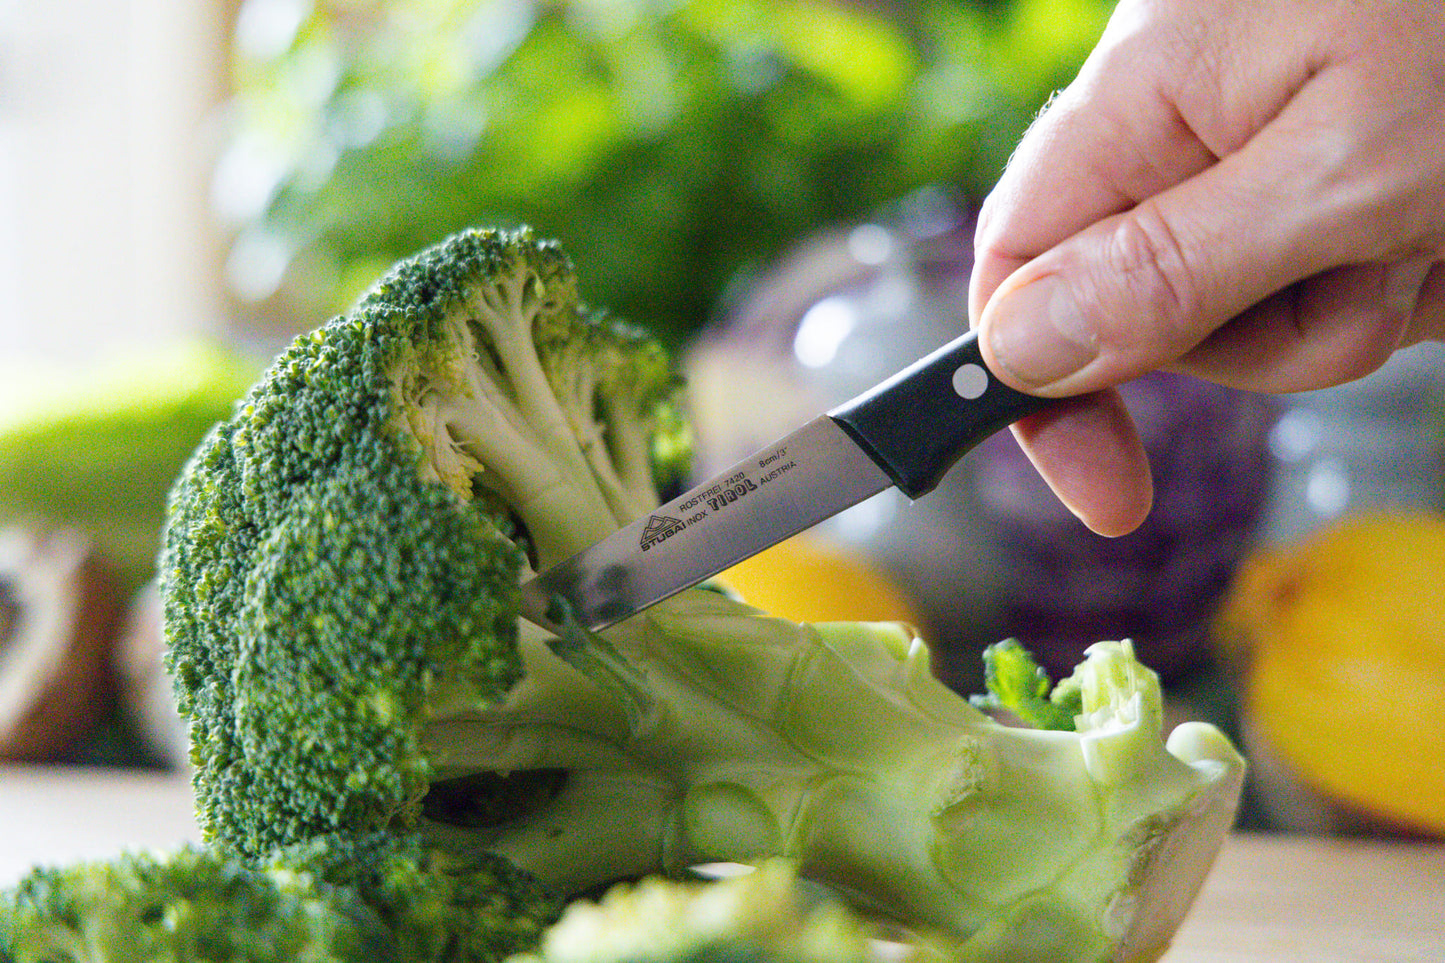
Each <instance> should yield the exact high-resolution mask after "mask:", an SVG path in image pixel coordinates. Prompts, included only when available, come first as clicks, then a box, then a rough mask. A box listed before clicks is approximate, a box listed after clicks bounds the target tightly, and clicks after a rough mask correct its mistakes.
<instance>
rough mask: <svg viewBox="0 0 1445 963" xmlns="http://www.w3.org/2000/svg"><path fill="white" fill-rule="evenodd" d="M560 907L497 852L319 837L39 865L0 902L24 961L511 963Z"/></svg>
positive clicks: (387, 839) (7, 944)
mask: <svg viewBox="0 0 1445 963" xmlns="http://www.w3.org/2000/svg"><path fill="white" fill-rule="evenodd" d="M559 912H560V903H559V901H558V900H557V899H556V898H555V897H553V896H552V895H551V894H550V893H548V892H547V891H546V890H544V889H543V888H542V887H541V886H539V885H538V884H537V883H536V881H535V880H532V879H531V878H530V877H528V876H526V874H524V873H521V872H519V871H518V870H516V869H515V868H513V867H511V866H509V865H508V864H506V863H505V862H504V861H502V860H500V859H497V858H494V857H493V858H485V859H482V860H476V861H470V862H464V861H462V860H459V859H457V858H456V857H454V856H451V855H448V854H443V853H437V852H434V851H431V850H428V849H426V848H424V847H423V846H422V845H421V843H420V842H419V841H418V840H417V839H416V837H414V836H402V837H398V836H390V835H376V834H372V835H368V836H363V837H357V838H351V837H342V836H330V837H318V838H316V839H313V840H310V841H308V842H306V843H304V844H301V845H298V846H295V847H291V848H288V849H285V850H282V851H279V852H277V853H275V854H273V855H271V856H270V857H268V858H267V859H265V860H262V861H259V862H258V863H252V862H249V861H243V860H241V859H239V858H238V857H236V856H235V855H233V854H225V853H223V852H221V851H220V850H216V849H208V848H203V847H200V846H186V847H182V848H180V849H178V850H175V851H172V852H164V853H155V852H129V853H124V854H122V855H120V856H118V857H116V858H113V859H108V860H98V861H91V862H82V863H76V864H72V865H69V866H61V867H46V868H38V869H35V870H33V871H32V872H31V873H30V874H29V875H28V876H27V877H25V878H24V879H23V880H21V881H20V883H19V884H18V885H17V886H16V887H15V888H14V889H12V890H11V891H9V892H7V893H4V894H0V959H7V957H6V956H5V954H6V953H7V952H8V953H9V954H10V956H9V957H8V959H11V960H13V963H59V961H62V960H63V961H73V963H142V961H145V963H313V961H314V963H350V961H355V963H363V961H364V963H501V961H503V960H506V959H508V958H509V957H510V956H512V955H513V954H516V953H519V952H523V951H527V950H530V949H532V948H533V947H535V946H536V944H537V942H538V940H539V939H540V935H541V933H542V932H543V930H544V928H545V927H546V926H548V925H550V924H551V923H552V922H554V921H555V920H556V918H557V916H558V914H559Z"/></svg>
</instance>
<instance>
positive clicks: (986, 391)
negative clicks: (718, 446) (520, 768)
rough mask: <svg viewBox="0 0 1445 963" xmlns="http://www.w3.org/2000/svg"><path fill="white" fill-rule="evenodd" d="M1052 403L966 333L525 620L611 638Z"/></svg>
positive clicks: (913, 491) (574, 568) (550, 581)
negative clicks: (653, 608)
mask: <svg viewBox="0 0 1445 963" xmlns="http://www.w3.org/2000/svg"><path fill="white" fill-rule="evenodd" d="M1054 403H1055V402H1054V401H1053V399H1047V398H1038V397H1035V396H1033V395H1027V394H1023V393H1021V392H1018V391H1015V390H1014V389H1012V388H1010V387H1009V386H1008V385H1006V384H1004V383H1003V382H1001V381H999V380H998V379H997V378H995V377H994V376H993V374H992V373H991V372H990V371H989V370H988V368H987V367H986V366H985V365H984V363H983V357H982V355H980V353H979V348H978V337H977V334H976V333H975V332H969V333H968V334H965V335H963V336H962V337H960V338H957V339H955V340H954V341H951V342H949V343H948V344H946V345H944V346H943V347H941V348H939V349H938V350H937V351H934V352H933V353H932V354H929V355H928V356H926V357H924V358H923V359H921V360H919V361H917V362H915V363H914V364H912V365H910V366H909V367H908V368H905V369H904V370H903V371H900V372H899V373H898V374H896V375H894V376H893V377H891V378H889V379H888V380H886V381H884V382H882V383H881V384H879V385H877V386H876V387H874V388H872V389H870V390H869V391H866V392H864V393H863V394H861V395H859V396H858V397H856V398H854V399H853V400H851V401H848V402H846V403H844V404H842V405H840V406H839V407H837V408H835V409H833V410H832V411H830V412H828V413H827V414H824V415H820V416H818V417H817V418H815V419H813V420H812V421H810V422H808V423H807V424H805V425H804V426H803V427H801V428H799V429H798V430H797V431H795V432H793V433H792V434H790V435H788V436H786V437H784V438H782V439H780V440H778V441H777V442H775V443H774V444H771V445H769V446H767V447H766V448H763V449H761V450H760V451H758V452H757V453H756V454H754V455H752V456H750V457H748V458H745V459H743V460H742V461H740V462H738V463H737V464H735V465H733V466H732V467H731V468H728V469H727V470H726V471H724V472H722V473H721V474H719V475H717V476H716V477H715V478H712V479H711V480H709V481H706V482H704V483H703V484H701V485H699V486H697V487H696V488H693V489H692V490H691V491H689V492H687V493H686V494H684V495H681V496H679V497H677V498H674V499H673V500H671V501H670V502H668V503H667V504H665V505H662V506H661V507H659V508H658V509H656V510H655V511H653V512H652V513H651V514H649V515H648V516H647V517H646V518H642V519H638V520H637V521H635V522H633V523H632V524H630V525H627V526H626V527H624V528H621V529H619V530H618V531H617V532H615V533H613V534H612V535H609V536H608V537H607V538H604V539H603V540H602V541H600V542H598V543H597V544H595V545H593V546H592V547H590V548H587V549H584V550H583V551H582V552H580V553H578V554H577V555H575V556H573V557H572V558H571V559H569V560H567V561H565V562H562V563H560V564H558V565H555V566H553V567H552V568H550V569H548V570H547V571H545V572H543V573H541V574H540V575H538V576H537V577H536V578H534V579H531V580H530V581H528V582H525V583H523V584H522V586H521V611H522V615H523V616H524V617H525V618H526V619H527V620H528V621H531V622H534V623H536V624H537V625H539V626H541V627H543V628H547V629H550V630H553V631H556V630H557V628H558V626H559V625H560V624H562V623H563V622H571V621H572V620H575V622H576V623H577V624H580V625H581V626H582V627H584V628H586V629H590V630H592V631H597V630H599V629H604V628H606V627H607V626H609V625H613V624H615V623H617V622H620V621H622V620H623V619H626V618H628V617H630V616H632V615H635V614H637V613H638V612H640V611H642V610H643V609H645V608H647V607H648V606H650V605H652V604H654V603H656V602H660V601H662V600H663V599H665V598H667V597H669V596H671V595H674V594H676V593H678V592H680V591H682V590H683V589H686V588H691V587H692V586H694V585H696V584H698V583H699V582H701V581H703V580H705V579H707V578H709V577H711V576H713V575H716V574H717V573H719V572H721V571H722V570H724V569H726V568H728V567H729V566H731V565H733V564H735V563H737V562H740V561H742V560H743V559H745V558H748V557H750V556H752V555H755V554H757V553H758V552H760V551H762V550H763V549H765V548H768V547H769V546H772V545H775V544H777V543H778V542H781V541H782V540H783V539H785V538H788V537H789V536H791V535H795V534H797V533H798V532H801V531H804V530H805V529H808V528H811V527H812V526H814V525H816V524H817V523H818V522H821V521H823V520H824V519H826V518H830V517H832V516H833V515H836V514H837V513H838V512H840V511H842V510H843V509H845V508H849V507H851V506H853V505H856V504H858V503H859V502H861V501H863V500H864V499H867V498H870V497H872V496H873V495H876V494H878V493H879V492H881V491H883V490H885V489H887V488H889V487H893V486H897V488H898V489H900V490H901V491H902V492H903V493H904V494H905V495H907V496H908V497H909V498H911V499H916V498H919V497H921V496H922V495H925V494H927V493H928V492H930V491H932V490H933V488H934V487H935V486H936V485H937V484H938V482H939V481H940V480H941V479H942V478H943V476H944V474H945V473H947V471H948V469H949V468H951V467H952V466H953V464H954V463H955V462H957V461H958V460H959V458H961V457H962V456H963V455H964V454H966V453H967V452H968V451H969V449H971V448H973V447H974V446H975V445H977V444H978V443H979V442H980V441H982V440H983V439H985V438H987V437H988V436H990V435H992V434H994V433H995V432H997V431H999V430H1000V429H1002V428H1004V427H1005V426H1007V425H1010V424H1012V423H1013V422H1015V421H1017V420H1018V419H1020V418H1022V417H1024V416H1025V415H1027V414H1030V413H1032V412H1035V411H1039V410H1041V409H1043V408H1045V407H1048V406H1050V405H1051V404H1054Z"/></svg>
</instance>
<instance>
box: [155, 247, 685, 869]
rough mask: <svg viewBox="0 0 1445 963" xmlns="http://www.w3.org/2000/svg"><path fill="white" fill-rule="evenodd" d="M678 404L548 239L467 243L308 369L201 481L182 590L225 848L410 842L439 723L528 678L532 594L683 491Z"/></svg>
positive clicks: (171, 546) (402, 272) (416, 272)
mask: <svg viewBox="0 0 1445 963" xmlns="http://www.w3.org/2000/svg"><path fill="white" fill-rule="evenodd" d="M676 389H677V380H676V378H675V377H674V375H673V374H672V372H671V370H670V369H669V367H668V362H667V359H666V357H665V355H664V353H663V352H662V350H661V348H660V347H659V346H658V345H657V344H656V343H655V342H654V341H652V340H651V339H649V338H648V337H646V336H644V335H643V334H641V333H640V332H638V331H637V330H635V329H632V328H629V327H627V326H626V325H624V324H622V323H621V322H619V321H617V320H615V319H612V318H610V317H608V316H607V315H606V314H604V313H601V312H597V311H594V310H591V309H588V308H586V307H585V306H583V305H581V304H579V302H578V300H577V295H576V284H575V280H574V278H573V275H572V271H571V268H570V266H569V264H568V262H567V260H566V258H565V256H564V255H563V254H562V252H561V251H560V250H558V249H557V247H556V246H555V245H553V244H550V243H547V242H543V241H539V240H537V239H535V238H533V237H532V236H531V235H530V234H527V233H516V234H507V233H499V232H495V231H470V232H466V233H464V234H461V235H458V236H456V237H454V238H452V239H450V240H448V241H447V242H445V243H443V244H442V245H440V246H438V247H436V248H434V249H432V250H430V251H427V252H425V253H423V254H421V255H419V256H418V257H417V258H415V259H413V260H411V261H408V262H406V263H403V264H401V265H399V266H397V268H396V269H394V270H393V271H392V272H391V273H390V274H389V275H388V276H387V277H385V278H384V279H383V280H381V281H380V282H379V283H378V285H377V287H376V288H375V289H374V290H373V291H371V292H370V293H369V294H368V295H367V296H365V297H364V298H363V299H362V301H361V302H360V303H359V304H358V306H357V307H356V309H355V310H353V311H352V312H350V313H349V314H347V315H345V316H343V317H340V318H337V319H335V320H334V321H332V322H331V323H329V324H327V325H326V326H324V327H322V328H321V329H319V330H317V331H316V332H314V333H311V334H308V335H305V336H302V337H300V338H298V339H297V340H296V341H295V342H294V343H293V344H292V345H291V346H290V348H289V349H287V350H286V351H285V352H283V353H282V354H281V356H280V357H279V358H278V359H277V360H276V361H275V362H274V363H273V365H272V366H271V367H270V369H269V370H268V371H267V372H266V373H265V375H264V376H263V378H262V380H261V381H260V383H259V384H258V385H256V386H255V387H254V388H253V389H252V390H251V391H250V392H249V394H248V395H247V396H246V397H245V399H244V400H243V402H242V403H241V404H240V405H239V406H238V409H237V411H236V414H235V415H234V416H233V417H232V418H231V419H230V420H229V421H226V422H224V423H222V424H221V425H219V426H218V427H217V428H216V429H215V430H214V431H213V432H212V433H211V435H210V436H209V437H208V439H207V440H206V441H205V442H204V443H203V445H202V446H201V448H200V449H199V450H198V451H197V453H196V454H195V456H194V457H193V458H192V460H191V462H190V463H189V464H188V466H187V468H186V470H185V471H184V472H183V474H182V476H181V478H180V479H179V480H178V482H177V484H176V486H175V488H174V490H173V492H172V495H171V501H170V515H169V522H168V525H167V529H166V539H165V546H164V551H163V555H162V561H161V565H160V569H161V571H160V587H161V592H162V598H163V601H164V616H165V623H166V633H167V638H168V642H169V646H170V649H169V656H168V664H169V667H170V669H171V671H172V673H173V675H174V678H175V683H176V690H177V696H178V701H179V703H180V707H181V709H182V712H183V713H184V714H185V715H186V716H187V717H188V718H189V719H190V725H191V736H192V746H193V749H192V755H193V757H194V760H195V763H196V775H195V785H196V790H197V795H198V801H199V806H198V810H199V813H200V816H201V821H202V825H203V829H204V831H205V832H206V834H207V836H208V838H214V839H217V840H219V841H221V842H222V843H224V844H225V845H228V846H230V847H232V848H234V849H236V850H238V851H239V852H241V853H243V854H246V855H249V856H259V855H261V854H264V853H265V852H267V851H268V850H269V849H271V848H273V847H274V846H277V845H284V844H286V843H289V842H293V841H296V840H299V839H304V838H306V837H307V836H310V835H315V834H318V833H325V832H329V831H332V830H336V829H343V828H344V829H347V830H351V831H355V830H360V829H366V828H374V827H382V826H387V825H392V824H399V825H404V824H406V823H407V822H409V821H410V820H411V819H412V818H413V816H414V814H415V813H416V812H417V811H418V805H419V803H420V800H421V798H422V797H423V796H424V795H425V793H426V790H427V787H428V784H429V782H430V778H431V774H432V769H433V767H432V764H431V761H430V760H429V759H428V758H427V756H426V755H425V754H424V753H423V752H422V750H421V745H420V741H419V737H420V734H421V731H422V729H423V726H424V723H425V720H426V719H428V718H429V717H430V716H432V715H433V714H435V713H436V712H438V711H443V710H442V709H440V708H439V707H440V706H444V705H446V704H451V703H458V704H464V705H470V704H472V703H474V702H478V703H486V702H487V701H489V700H492V699H496V698H497V697H499V696H500V695H501V694H502V693H504V692H505V691H506V690H507V689H509V688H510V687H511V686H512V684H513V683H514V682H515V681H516V680H517V678H518V677H519V672H520V661H519V659H518V657H517V653H516V615H515V593H516V586H517V582H518V579H519V573H520V572H522V571H523V570H525V569H527V568H528V567H529V566H546V565H550V564H552V563H553V562H556V561H559V560H561V559H563V558H566V557H568V556H570V555H571V554H573V553H574V552H576V551H577V550H579V549H581V548H583V547H585V546H586V545H587V544H589V543H590V542H591V541H593V540H595V539H596V538H598V537H601V536H602V535H604V534H607V533H608V532H609V531H610V530H612V529H613V528H615V527H617V526H618V525H619V524H621V523H622V522H626V521H630V520H631V519H632V517H633V516H634V515H635V514H637V513H639V512H641V511H644V510H646V508H647V507H648V506H649V505H650V504H652V503H653V502H654V501H655V497H656V496H655V494H654V491H655V489H654V481H653V477H654V475H653V472H654V459H653V457H652V452H653V449H654V447H655V448H657V450H658V451H659V452H660V456H659V457H658V458H657V459H655V460H656V462H657V470H658V471H660V472H668V471H674V470H675V462H674V461H672V460H671V459H675V458H676V457H678V452H682V451H685V445H681V444H676V443H673V444H672V445H671V447H667V448H666V449H665V450H664V447H665V446H664V445H663V442H669V441H674V442H675V440H676V439H677V437H678V436H677V434H676V430H677V426H678V424H679V422H678V420H677V419H676V417H675V415H674V414H673V405H674V396H675V394H676ZM654 442H657V444H656V445H654ZM664 456H665V457H664Z"/></svg>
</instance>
